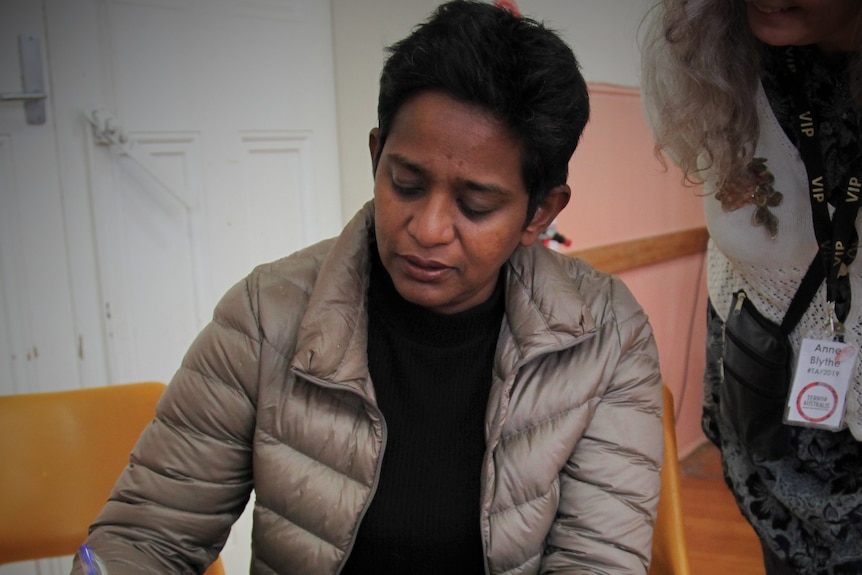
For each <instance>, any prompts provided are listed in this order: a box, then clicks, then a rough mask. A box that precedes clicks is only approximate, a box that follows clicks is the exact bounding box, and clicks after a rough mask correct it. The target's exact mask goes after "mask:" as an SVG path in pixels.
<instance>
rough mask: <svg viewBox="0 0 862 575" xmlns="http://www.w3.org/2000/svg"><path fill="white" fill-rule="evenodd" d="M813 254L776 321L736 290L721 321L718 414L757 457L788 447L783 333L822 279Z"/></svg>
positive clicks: (787, 357)
mask: <svg viewBox="0 0 862 575" xmlns="http://www.w3.org/2000/svg"><path fill="white" fill-rule="evenodd" d="M819 258H820V252H818V253H817V255H815V256H814V260H813V261H812V262H811V265H810V266H808V271H807V272H806V273H805V277H803V278H802V282H801V283H800V284H799V289H798V290H797V291H796V294H795V295H794V296H793V301H791V302H790V306H789V307H788V308H787V313H786V314H785V316H784V319H783V320H782V321H781V325H778V324H776V323H774V322H772V321H770V320H768V319H766V318H765V317H763V315H761V313H760V312H759V311H757V308H756V307H755V306H754V304H753V303H752V302H751V300H749V299H748V297H746V294H745V292H744V291H742V290H740V291H738V292H736V293H734V294H733V300H732V301H731V303H730V311H729V312H728V314H727V321H725V323H724V353H723V355H722V358H721V361H722V369H723V373H724V376H723V381H722V385H721V388H720V390H719V415H720V417H721V419H722V420H723V422H724V423H725V425H727V426H729V427H730V428H731V429H733V430H734V431H736V434H737V436H738V437H739V439H740V441H742V443H743V444H745V445H746V446H748V449H749V451H750V452H751V453H752V455H754V456H755V457H759V458H761V459H780V458H781V457H783V456H785V455H788V454H790V451H791V445H790V437H791V430H790V427H789V426H787V425H784V408H785V406H786V405H787V394H788V393H789V392H790V384H791V381H790V380H791V377H792V375H793V349H792V348H791V347H790V339H789V338H788V335H789V334H790V332H792V331H793V328H795V327H796V324H797V323H799V320H800V319H802V315H803V314H804V313H805V310H806V309H808V305H809V304H810V303H811V300H813V299H814V294H816V293H817V288H818V287H819V286H820V284H821V283H823V277H824V275H825V274H824V271H823V266H822V265H820V259H819Z"/></svg>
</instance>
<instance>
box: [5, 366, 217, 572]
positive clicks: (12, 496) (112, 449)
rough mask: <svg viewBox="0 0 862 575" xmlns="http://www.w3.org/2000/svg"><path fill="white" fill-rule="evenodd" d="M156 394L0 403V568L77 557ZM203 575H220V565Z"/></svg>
mask: <svg viewBox="0 0 862 575" xmlns="http://www.w3.org/2000/svg"><path fill="white" fill-rule="evenodd" d="M164 389H165V385H164V384H163V383H154V382H150V383H135V384H128V385H113V386H108V387H97V388H88V389H79V390H74V391H59V392H51V393H30V394H23V395H10V396H2V397H0V457H2V464H0V565H2V564H5V563H13V562H16V561H32V560H36V559H45V558H48V557H59V556H63V555H73V554H75V553H76V552H77V550H78V546H79V545H80V544H81V543H83V541H84V539H85V538H86V537H87V529H88V527H89V525H90V523H92V521H93V519H95V517H96V515H97V514H98V512H99V511H100V510H101V509H102V507H103V506H104V504H105V501H106V500H107V498H108V495H109V493H110V492H111V488H112V487H113V486H114V482H115V481H116V479H117V476H119V474H120V472H121V471H122V470H123V468H124V467H125V466H126V464H127V463H128V462H129V452H131V450H132V447H133V446H134V444H135V442H136V441H137V439H138V436H139V435H140V433H141V431H142V430H143V428H144V427H145V426H146V424H147V423H149V422H150V421H151V420H152V419H153V415H154V413H155V408H156V403H157V402H158V400H159V397H161V395H162V392H163V391H164ZM207 574H208V575H224V568H223V567H222V564H221V559H220V558H219V559H217V560H216V562H215V563H213V565H211V566H210V568H209V570H207Z"/></svg>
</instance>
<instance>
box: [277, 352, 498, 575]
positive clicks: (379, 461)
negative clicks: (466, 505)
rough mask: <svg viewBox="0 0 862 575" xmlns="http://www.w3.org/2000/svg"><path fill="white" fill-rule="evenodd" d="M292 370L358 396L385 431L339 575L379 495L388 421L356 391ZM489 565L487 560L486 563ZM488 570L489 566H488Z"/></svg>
mask: <svg viewBox="0 0 862 575" xmlns="http://www.w3.org/2000/svg"><path fill="white" fill-rule="evenodd" d="M290 370H291V371H292V372H293V373H294V374H296V376H297V377H301V378H302V379H304V380H306V381H308V382H311V383H314V384H316V385H319V386H321V387H324V388H326V389H335V390H338V391H347V392H348V393H352V394H354V395H356V396H358V397H359V398H360V399H361V400H362V402H363V403H364V404H365V407H366V408H367V409H369V410H371V411H373V412H374V413H376V414H377V416H378V417H379V418H380V424H381V426H382V429H383V434H382V438H381V440H380V454H379V455H378V456H377V462H376V463H375V468H374V483H372V484H371V491H370V493H369V494H368V498H367V499H366V500H365V505H363V507H362V511H361V512H360V513H359V520H358V521H357V523H356V529H354V530H353V534H352V535H351V536H350V545H348V546H347V549H345V553H344V558H343V559H342V560H341V562H340V563H339V564H338V567H337V568H336V569H335V571H334V573H333V575H338V574H339V573H341V571H342V570H343V569H344V566H345V565H346V564H347V559H348V558H349V557H350V553H351V552H352V551H353V546H354V545H355V544H356V537H357V536H358V535H359V526H360V525H361V524H362V520H363V519H364V518H365V514H366V513H368V509H369V508H370V507H371V501H372V500H373V499H374V495H375V494H376V493H377V487H378V485H379V484H380V470H381V469H382V467H383V454H384V452H385V451H386V441H387V438H388V431H387V430H386V420H385V419H384V418H383V412H381V411H380V409H378V407H377V406H376V405H373V404H372V403H370V402H369V401H368V400H367V399H366V398H365V397H364V396H363V395H362V394H360V393H359V392H358V391H356V390H355V389H353V388H351V387H348V386H346V385H341V384H338V383H332V382H329V381H326V380H323V379H319V378H317V377H313V376H311V375H309V374H307V373H305V372H303V371H299V370H298V369H296V368H293V367H292V368H290ZM485 563H486V565H487V559H486V561H485ZM486 569H487V566H486Z"/></svg>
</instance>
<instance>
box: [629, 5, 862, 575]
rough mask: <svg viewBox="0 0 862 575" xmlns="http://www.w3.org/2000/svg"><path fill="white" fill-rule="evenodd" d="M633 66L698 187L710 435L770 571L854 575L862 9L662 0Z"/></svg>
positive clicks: (859, 437)
mask: <svg viewBox="0 0 862 575" xmlns="http://www.w3.org/2000/svg"><path fill="white" fill-rule="evenodd" d="M642 55H643V61H642V63H643V66H642V86H643V96H644V107H645V112H646V114H647V117H648V121H649V123H650V124H651V126H652V129H653V132H654V134H655V137H656V141H657V150H661V151H663V152H665V153H667V155H668V156H669V157H670V158H672V160H673V161H675V162H676V163H677V164H678V165H679V166H680V167H681V168H682V171H683V172H684V174H685V177H686V178H687V179H688V180H689V181H690V182H693V183H696V184H703V186H704V199H703V202H704V210H705V214H706V221H707V227H708V229H709V234H710V241H709V247H708V256H707V257H708V267H707V283H708V291H709V303H708V310H707V315H708V330H707V332H708V334H707V368H706V374H705V378H704V383H705V398H704V406H703V428H704V431H705V433H706V435H707V437H708V438H709V439H710V440H711V441H712V442H713V443H715V444H716V445H717V446H718V447H719V449H720V450H721V457H722V463H723V468H724V474H725V479H726V481H727V484H728V485H729V487H730V489H731V490H732V491H733V493H734V495H735V497H736V500H737V502H738V504H739V508H740V510H741V511H742V513H743V515H744V516H745V517H746V519H747V520H748V521H749V522H750V523H751V525H752V526H753V527H754V530H755V531H756V533H757V535H758V537H759V538H760V541H761V544H762V547H763V553H764V563H765V565H766V572H767V573H768V574H769V575H779V574H781V575H785V574H786V575H791V574H804V575H815V574H817V575H820V574H829V575H839V574H850V573H862V443H860V441H862V365H860V364H862V362H859V361H855V365H854V363H853V362H854V360H855V358H852V359H851V358H850V356H851V355H852V353H857V355H858V350H859V346H860V343H862V262H859V261H858V260H857V258H856V249H857V243H858V230H859V218H858V211H857V208H856V206H857V205H858V201H857V199H858V196H859V194H858V191H859V190H858V188H859V185H858V184H859V182H860V180H862V147H860V144H862V2H860V1H859V0H662V1H661V2H659V3H658V4H657V6H656V8H655V11H654V13H653V14H652V16H651V20H650V23H649V26H648V30H647V34H646V37H645V42H644V45H643V53H642ZM671 201H673V200H671ZM764 320H765V321H764ZM763 342H768V343H769V345H770V346H772V347H771V348H769V349H768V350H765V351H762V352H761V351H758V350H759V345H760V344H761V343H763ZM806 342H809V343H806ZM811 342H826V344H821V347H820V348H817V349H827V348H830V347H832V346H831V345H829V344H830V343H834V344H835V347H836V349H837V348H840V350H847V351H846V353H842V354H841V357H840V361H838V359H839V358H837V357H835V356H834V354H833V356H832V357H824V358H819V357H817V355H816V352H815V351H814V349H815V348H814V347H812V346H816V345H818V344H817V343H811ZM755 351H757V353H755ZM769 359H773V360H775V361H773V362H772V364H770V363H769V361H766V360H769ZM817 361H823V362H824V363H826V362H831V363H832V364H834V365H828V366H826V367H823V366H822V364H821V365H819V367H811V365H817V364H816V362H817ZM838 364H840V368H839V366H838ZM815 375H817V377H818V378H820V379H823V378H824V377H833V375H834V376H835V379H836V380H838V379H841V380H842V381H843V380H846V381H845V383H844V385H845V389H844V390H843V391H842V390H841V388H840V386H839V385H838V384H835V385H833V384H832V383H825V382H826V381H827V380H825V379H823V381H812V383H809V384H808V385H807V386H801V383H800V382H802V381H804V380H803V378H804V377H814V376H815ZM842 378H843V379H842ZM828 381H831V380H828ZM833 388H834V391H835V395H834V397H833V393H832V390H833ZM817 389H822V390H828V391H827V392H825V393H823V394H814V393H813V392H812V391H811V390H817ZM818 409H822V411H817V410H818ZM842 409H843V418H842V417H841V416H842Z"/></svg>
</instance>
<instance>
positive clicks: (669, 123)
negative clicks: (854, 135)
mask: <svg viewBox="0 0 862 575" xmlns="http://www.w3.org/2000/svg"><path fill="white" fill-rule="evenodd" d="M860 5H862V2H860ZM647 18H648V19H649V22H648V27H647V31H646V35H645V37H644V39H643V45H642V51H641V57H642V62H641V64H642V67H641V70H642V73H641V89H642V93H643V96H644V110H645V112H646V114H647V119H648V121H649V122H650V125H651V127H652V129H653V134H654V136H655V139H656V151H657V152H660V151H664V152H665V153H667V154H668V156H670V157H671V158H672V159H673V160H674V162H676V163H677V164H678V165H679V166H680V168H682V171H683V173H684V175H685V178H686V180H687V181H689V182H690V183H694V184H700V183H703V182H704V180H705V179H706V176H707V174H710V175H713V176H714V177H715V178H716V181H715V184H716V190H719V191H720V192H721V199H722V204H723V205H724V206H725V207H726V208H728V209H733V208H735V207H738V206H740V205H742V204H744V203H746V200H745V198H746V197H747V196H748V194H749V190H748V185H747V184H748V182H749V178H750V175H749V174H748V170H747V166H748V165H749V163H750V162H751V160H752V159H753V156H754V150H755V147H756V145H757V135H758V130H759V125H758V120H757V109H756V106H755V104H754V101H755V95H756V93H757V88H758V84H759V81H760V71H761V70H760V62H761V48H762V46H763V45H762V43H761V42H760V41H759V40H758V39H757V38H755V37H754V35H753V34H752V33H751V30H750V28H749V26H748V19H747V17H746V6H745V0H660V1H659V3H658V4H657V5H656V6H655V7H654V8H653V10H652V11H651V12H650V14H648V16H647ZM860 47H862V46H860V44H858V43H857V45H856V49H855V53H854V55H853V58H852V60H851V78H852V86H853V88H852V91H853V94H854V96H855V97H856V99H857V101H860V102H862V74H860V73H859V72H860V61H862V58H860Z"/></svg>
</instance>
